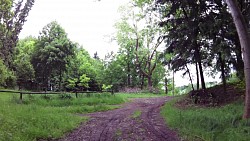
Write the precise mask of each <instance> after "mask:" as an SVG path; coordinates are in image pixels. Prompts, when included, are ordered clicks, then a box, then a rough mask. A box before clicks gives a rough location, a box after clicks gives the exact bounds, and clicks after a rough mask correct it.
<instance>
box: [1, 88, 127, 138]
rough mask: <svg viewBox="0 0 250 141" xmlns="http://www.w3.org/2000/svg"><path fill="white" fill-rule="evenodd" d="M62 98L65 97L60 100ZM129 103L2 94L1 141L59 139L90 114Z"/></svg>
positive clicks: (101, 98) (113, 98)
mask: <svg viewBox="0 0 250 141" xmlns="http://www.w3.org/2000/svg"><path fill="white" fill-rule="evenodd" d="M61 97H62V96H61ZM125 101H126V99H124V98H122V97H118V96H111V95H107V94H94V95H93V96H90V97H86V96H81V97H80V98H78V99H76V98H70V99H67V98H65V99H62V98H59V96H58V95H53V96H46V99H45V98H44V96H41V95H32V96H29V95H25V96H24V97H23V101H20V100H19V95H18V94H11V93H8V94H7V93H0V141H33V140H37V139H39V138H45V139H48V138H59V137H61V136H63V135H64V134H65V133H66V132H69V131H71V130H72V129H74V128H76V127H77V126H78V125H79V124H80V123H81V122H85V121H87V120H88V118H87V117H82V116H78V115H77V114H76V113H79V114H82V113H90V112H97V111H106V110H110V109H114V108H118V106H116V105H117V104H121V103H124V102H125Z"/></svg>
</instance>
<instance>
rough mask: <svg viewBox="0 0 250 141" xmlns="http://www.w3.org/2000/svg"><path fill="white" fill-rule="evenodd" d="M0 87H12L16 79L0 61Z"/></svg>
mask: <svg viewBox="0 0 250 141" xmlns="http://www.w3.org/2000/svg"><path fill="white" fill-rule="evenodd" d="M0 76H1V77H0V87H14V86H15V82H16V77H15V75H14V72H13V71H11V70H9V69H8V68H7V67H6V66H5V65H4V63H3V61H2V60H1V59H0Z"/></svg>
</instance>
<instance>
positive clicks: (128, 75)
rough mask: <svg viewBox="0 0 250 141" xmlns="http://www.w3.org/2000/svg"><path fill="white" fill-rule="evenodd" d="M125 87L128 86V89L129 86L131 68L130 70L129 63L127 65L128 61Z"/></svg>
mask: <svg viewBox="0 0 250 141" xmlns="http://www.w3.org/2000/svg"><path fill="white" fill-rule="evenodd" d="M127 67H128V68H127V71H128V72H127V77H128V78H127V81H128V82H127V85H128V87H130V86H131V68H130V63H129V61H128V62H127Z"/></svg>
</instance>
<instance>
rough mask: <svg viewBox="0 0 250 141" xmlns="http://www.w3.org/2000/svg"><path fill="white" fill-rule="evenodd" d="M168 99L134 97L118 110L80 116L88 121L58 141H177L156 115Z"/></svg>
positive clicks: (174, 134)
mask: <svg viewBox="0 0 250 141" xmlns="http://www.w3.org/2000/svg"><path fill="white" fill-rule="evenodd" d="M170 99H171V98H170V97H160V98H140V99H139V98H138V99H134V100H133V101H132V102H131V103H126V104H124V106H123V107H122V108H120V109H116V110H111V111H106V112H98V113H92V114H87V115H83V116H89V117H90V120H89V121H88V122H87V123H84V124H82V125H80V126H79V127H78V128H77V129H75V130H73V131H72V132H71V133H68V134H67V135H65V138H62V139H59V141H121V140H126V141H178V140H180V139H179V138H178V136H177V134H176V133H175V132H174V131H172V130H170V129H169V128H168V127H167V126H166V125H165V122H164V120H163V118H162V117H161V116H160V107H161V106H163V105H164V104H165V102H166V101H169V100H170ZM136 111H137V112H138V111H140V112H138V113H141V114H139V116H138V117H136V116H133V115H134V113H135V112H136Z"/></svg>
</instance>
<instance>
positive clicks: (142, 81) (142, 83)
mask: <svg viewBox="0 0 250 141" xmlns="http://www.w3.org/2000/svg"><path fill="white" fill-rule="evenodd" d="M141 75H142V78H141V90H143V87H144V78H145V76H144V75H143V74H141Z"/></svg>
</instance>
